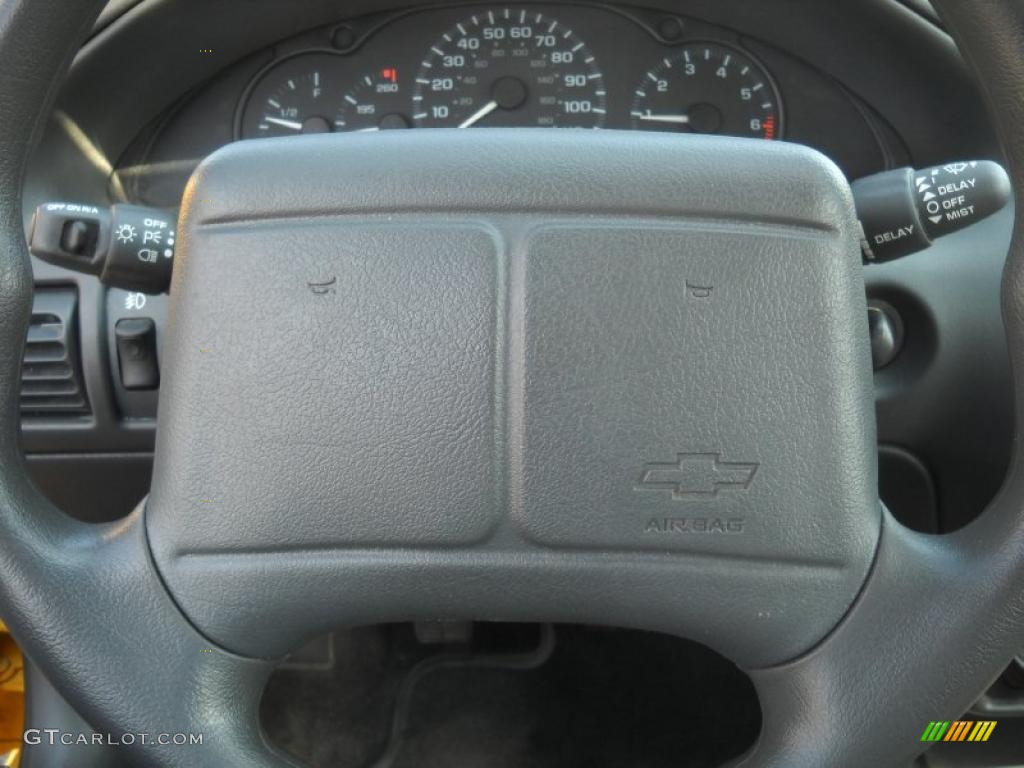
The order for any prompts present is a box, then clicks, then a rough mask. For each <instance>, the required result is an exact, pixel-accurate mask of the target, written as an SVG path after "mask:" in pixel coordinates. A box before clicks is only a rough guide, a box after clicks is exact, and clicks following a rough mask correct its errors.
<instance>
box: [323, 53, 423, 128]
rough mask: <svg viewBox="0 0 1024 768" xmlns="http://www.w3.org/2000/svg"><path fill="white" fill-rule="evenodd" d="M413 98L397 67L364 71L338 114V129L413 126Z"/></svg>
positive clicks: (344, 100) (346, 96) (345, 98)
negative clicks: (409, 94)
mask: <svg viewBox="0 0 1024 768" xmlns="http://www.w3.org/2000/svg"><path fill="white" fill-rule="evenodd" d="M408 108H409V102H408V99H406V98H405V95H404V92H403V88H402V86H401V81H400V80H399V77H398V69H397V68H396V67H382V68H381V69H378V70H376V71H374V72H371V73H370V74H367V75H364V76H363V77H362V78H361V79H360V80H358V81H357V82H356V84H355V85H354V86H353V87H352V88H351V89H350V90H349V91H348V93H346V94H345V95H344V96H343V97H342V100H341V106H340V108H339V109H338V112H337V114H336V115H335V117H334V129H335V130H337V131H386V130H391V129H393V128H409V127H410V126H411V125H412V121H411V120H410V119H409V114H408Z"/></svg>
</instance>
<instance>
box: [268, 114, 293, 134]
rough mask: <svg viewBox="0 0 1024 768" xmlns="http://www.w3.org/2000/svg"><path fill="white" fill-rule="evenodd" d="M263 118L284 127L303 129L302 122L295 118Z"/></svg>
mask: <svg viewBox="0 0 1024 768" xmlns="http://www.w3.org/2000/svg"><path fill="white" fill-rule="evenodd" d="M263 120H264V121H265V122H268V123H273V124H274V125H280V126H281V127H282V128H291V129H292V130H293V131H301V130H302V123H299V122H296V121H295V120H282V119H281V118H280V117H264V118H263Z"/></svg>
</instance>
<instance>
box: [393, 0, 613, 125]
mask: <svg viewBox="0 0 1024 768" xmlns="http://www.w3.org/2000/svg"><path fill="white" fill-rule="evenodd" d="M606 97H607V92H606V91H605V86H604V76H603V75H602V74H601V70H600V69H598V66H597V63H596V61H595V59H594V56H593V55H592V54H591V53H590V51H589V49H588V48H587V46H586V45H585V44H584V43H583V41H582V40H580V39H579V38H578V37H577V36H576V35H575V34H574V33H573V32H572V30H570V29H568V28H567V27H565V26H564V25H562V24H561V23H559V22H558V21H556V20H555V19H551V18H547V17H545V16H544V14H542V13H540V12H538V11H536V10H527V9H512V8H503V9H498V10H485V11H480V12H479V13H475V14H473V15H472V16H470V17H468V18H466V19H464V20H463V21H461V22H459V23H458V24H456V25H455V26H454V27H452V28H451V29H449V30H448V31H447V32H445V33H444V34H443V35H442V36H441V38H440V39H439V40H437V42H435V43H434V44H433V45H432V46H431V47H430V50H429V51H428V52H427V55H426V57H425V58H424V59H423V62H422V64H421V65H420V71H419V74H418V76H417V78H416V90H415V93H414V95H413V121H414V122H415V124H416V125H417V126H419V127H441V126H448V127H458V128H470V127H474V126H481V127H488V126H543V127H583V128H599V127H601V126H602V125H604V121H605V115H606V114H607V108H606Z"/></svg>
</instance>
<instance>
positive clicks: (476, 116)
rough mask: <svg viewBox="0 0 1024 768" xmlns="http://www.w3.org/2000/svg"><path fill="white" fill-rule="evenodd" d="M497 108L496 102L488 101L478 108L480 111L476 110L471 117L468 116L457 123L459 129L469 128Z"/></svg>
mask: <svg viewBox="0 0 1024 768" xmlns="http://www.w3.org/2000/svg"><path fill="white" fill-rule="evenodd" d="M497 108H498V102H496V101H494V100H493V99H492V100H491V101H488V102H487V103H486V104H484V105H483V106H482V107H480V109H478V110H477V111H476V112H474V113H473V114H472V115H470V116H469V117H467V118H466V119H465V120H463V121H462V122H461V123H459V128H469V127H470V126H472V125H473V124H475V123H478V122H480V121H481V120H483V119H484V118H485V117H487V116H488V115H489V114H491V112H493V111H494V110H496V109H497Z"/></svg>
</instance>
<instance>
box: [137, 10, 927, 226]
mask: <svg viewBox="0 0 1024 768" xmlns="http://www.w3.org/2000/svg"><path fill="white" fill-rule="evenodd" d="M203 50H204V51H205V50H208V49H203ZM487 127H531V128H573V129H619V130H646V131H664V132H670V133H676V134H680V135H684V134H693V133H702V134H720V135H730V136H738V137H746V138H755V139H761V140H769V141H770V140H788V141H795V142H800V143H803V144H807V145H809V146H812V147H815V148H817V149H820V150H821V151H822V152H824V153H825V154H827V155H828V156H829V157H831V158H832V159H833V160H834V161H835V162H836V163H837V164H838V165H839V166H840V168H842V169H843V171H844V172H845V173H846V174H847V175H848V176H849V177H850V178H851V179H855V178H859V177H861V176H865V175H867V174H870V173H874V172H877V171H881V170H885V169H887V168H892V167H897V166H899V165H901V164H904V163H906V162H907V160H908V157H909V150H908V148H907V146H906V144H905V142H904V141H903V140H902V139H901V137H900V136H899V134H898V132H897V131H896V130H894V129H893V127H892V126H891V125H890V124H889V122H888V121H887V120H886V119H885V117H883V116H882V114H881V113H879V112H878V111H877V110H876V109H874V108H873V107H871V106H869V104H868V103H867V102H866V101H865V100H863V99H861V98H859V97H858V96H856V95H854V94H853V92H852V91H851V90H850V89H848V88H846V87H845V86H844V85H842V84H841V83H840V82H839V81H838V80H837V79H835V78H834V77H831V76H830V75H828V74H826V73H825V72H823V71H821V70H820V69H819V68H817V67H815V66H813V65H811V64H809V63H807V62H806V61H803V60H801V59H800V58H799V57H797V56H794V55H792V54H790V53H787V52H786V51H784V50H781V49H779V48H778V47H776V46H773V45H771V44H768V43H766V42H764V41H762V40H760V39H758V38H756V37H754V36H751V35H748V34H744V33H742V32H740V31H738V30H735V29H732V28H730V27H728V26H724V25H720V24H714V23H709V22H706V21H703V20H700V19H695V18H689V17H684V16H682V15H680V14H677V13H665V12H664V11H661V10H657V9H645V8H639V7H634V6H613V5H600V4H586V3H573V4H509V5H490V4H481V5H476V4H458V5H451V6H428V7H414V8H404V9H396V10H393V11H388V12H383V13H375V14H366V15H363V16H359V17H357V18H353V19H349V20H345V21H341V22H337V23H333V24H329V25H324V26H321V27H318V28H315V29H312V30H307V31H304V32H302V33H300V34H297V35H293V36H291V37H287V38H284V39H281V40H277V41H276V42H274V43H273V44H272V45H271V46H268V47H265V48H263V49H261V50H257V51H253V52H250V54H249V55H248V56H247V57H245V58H243V59H242V60H241V61H240V62H237V63H236V64H234V65H233V66H230V67H227V68H225V69H223V70H222V71H220V72H218V73H217V74H216V75H215V76H213V77H212V78H210V79H209V80H208V81H207V82H205V83H203V84H202V85H200V86H198V87H197V88H196V89H195V90H194V91H193V92H192V93H191V94H190V95H189V97H188V98H187V99H186V100H185V101H184V103H182V104H178V105H176V107H175V109H174V110H173V111H172V112H170V113H168V114H167V115H165V117H164V119H163V120H161V121H159V122H157V123H155V124H154V125H152V126H150V128H149V130H146V131H143V132H142V134H141V135H140V136H139V137H138V139H137V140H136V142H135V144H134V145H133V146H132V147H131V148H130V149H129V151H128V152H126V153H125V155H124V156H122V158H121V161H120V164H119V167H118V174H119V181H120V182H121V183H122V184H123V185H124V187H125V194H126V196H127V197H128V199H130V200H132V201H134V202H139V203H142V204H147V205H155V206H160V207H167V208H174V207H177V204H178V201H179V200H180V195H181V192H182V191H183V189H184V185H185V183H186V181H187V178H188V175H189V174H190V173H191V171H192V170H193V169H194V167H195V165H196V164H197V163H198V161H199V160H200V159H201V158H202V157H204V156H205V155H207V154H209V153H210V152H212V151H214V150H215V149H216V148H217V147H218V146H222V145H223V144H225V143H228V142H230V141H236V140H241V139H260V138H280V137H287V136H295V135H300V134H308V133H328V132H337V133H343V132H349V131H364V132H370V131H381V130H419V129H425V128H455V129H466V128H487Z"/></svg>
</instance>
